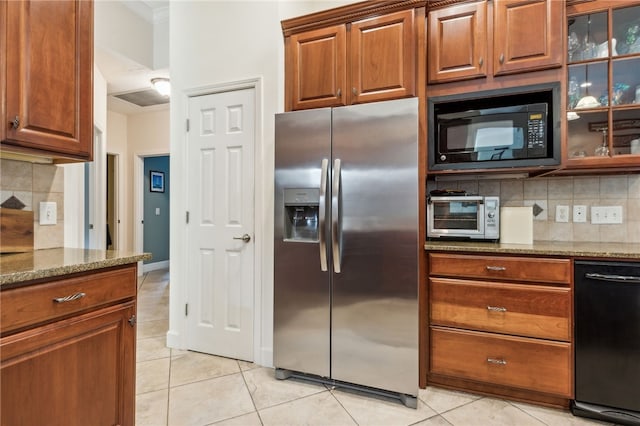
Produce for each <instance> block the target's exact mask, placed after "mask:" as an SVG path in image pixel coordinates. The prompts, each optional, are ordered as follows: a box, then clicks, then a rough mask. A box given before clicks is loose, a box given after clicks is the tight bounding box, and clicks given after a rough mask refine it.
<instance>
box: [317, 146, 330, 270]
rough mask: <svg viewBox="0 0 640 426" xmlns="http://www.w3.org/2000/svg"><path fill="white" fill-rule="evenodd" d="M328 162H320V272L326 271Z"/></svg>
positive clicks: (325, 160) (326, 160)
mask: <svg viewBox="0 0 640 426" xmlns="http://www.w3.org/2000/svg"><path fill="white" fill-rule="evenodd" d="M328 171H329V160H328V159H326V158H324V159H323V160H322V172H321V173H322V175H321V176H320V200H319V203H318V204H319V205H318V210H319V211H318V242H319V244H318V245H319V247H320V270H322V271H327V270H328V268H327V236H326V235H325V226H324V221H325V215H326V211H327V207H326V205H327V172H328Z"/></svg>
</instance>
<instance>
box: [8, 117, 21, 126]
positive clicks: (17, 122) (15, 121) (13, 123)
mask: <svg viewBox="0 0 640 426" xmlns="http://www.w3.org/2000/svg"><path fill="white" fill-rule="evenodd" d="M9 123H11V127H12V128H13V129H17V128H18V127H20V117H18V116H17V115H16V116H15V117H14V119H13V120H11V121H10V122H9Z"/></svg>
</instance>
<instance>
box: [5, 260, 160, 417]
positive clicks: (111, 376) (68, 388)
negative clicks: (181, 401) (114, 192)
mask: <svg viewBox="0 0 640 426" xmlns="http://www.w3.org/2000/svg"><path fill="white" fill-rule="evenodd" d="M65 254H67V257H66V258H67V261H66V262H65V261H61V262H56V261H55V260H56V259H64V258H65ZM149 257H150V256H148V255H130V254H122V255H119V254H118V253H117V252H105V251H100V250H95V251H90V250H87V251H84V250H72V249H53V250H42V251H35V252H32V253H23V254H16V255H5V256H3V258H2V259H1V260H0V262H1V266H2V279H1V281H0V284H1V287H0V304H1V305H2V311H1V312H0V393H1V394H2V399H1V407H0V425H2V426H9V425H44V424H46V425H65V426H68V425H78V426H80V425H88V424H92V425H99V424H104V425H107V424H108V425H134V423H135V422H134V417H135V414H134V413H135V357H136V346H135V341H136V340H135V336H136V294H137V263H135V262H137V261H138V260H142V259H145V258H149ZM70 258H76V259H79V260H78V261H77V262H74V261H69V259H70ZM47 263H49V267H42V265H45V264H47ZM65 270H67V271H69V272H65ZM74 271H81V272H74ZM47 275H51V276H47ZM22 278H25V279H22Z"/></svg>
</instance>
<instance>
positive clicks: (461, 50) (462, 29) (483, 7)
mask: <svg viewBox="0 0 640 426" xmlns="http://www.w3.org/2000/svg"><path fill="white" fill-rule="evenodd" d="M428 20H429V22H428V27H429V41H428V43H429V61H428V73H429V82H434V83H435V82H445V81H450V80H451V81H453V80H462V79H468V78H476V77H484V76H486V75H487V71H486V69H487V65H486V60H487V59H486V58H487V3H486V2H480V3H469V4H461V5H457V6H452V7H447V8H444V9H439V10H434V11H432V12H429V18H428Z"/></svg>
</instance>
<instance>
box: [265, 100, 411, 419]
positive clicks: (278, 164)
mask: <svg viewBox="0 0 640 426" xmlns="http://www.w3.org/2000/svg"><path fill="white" fill-rule="evenodd" d="M275 125H276V127H275V200H274V202H275V206H274V207H275V228H274V237H275V238H274V239H275V242H274V254H275V261H274V262H275V264H274V348H273V349H274V365H275V367H276V377H278V378H281V379H282V378H286V377H289V376H290V375H292V374H293V375H296V374H298V373H303V374H305V375H311V376H315V378H316V379H319V380H322V381H328V382H331V383H333V384H336V385H344V386H351V385H359V386H364V387H367V388H369V390H371V391H373V392H383V393H385V394H392V395H396V396H399V397H400V399H401V400H402V401H403V402H404V403H405V404H406V405H408V406H412V407H415V406H416V403H417V400H416V398H415V397H416V396H417V393H418V253H419V250H418V246H419V242H418V201H419V200H418V184H419V182H418V101H417V99H416V98H409V99H401V100H395V101H386V102H377V103H370V104H362V105H355V106H346V107H338V108H322V109H314V110H307V111H295V112H289V113H283V114H278V115H276V121H275Z"/></svg>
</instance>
